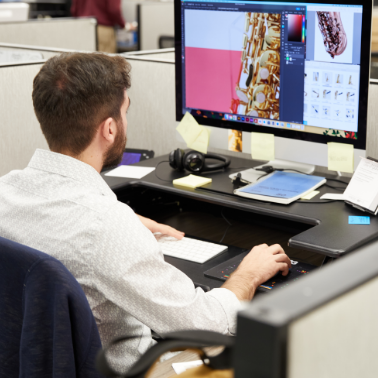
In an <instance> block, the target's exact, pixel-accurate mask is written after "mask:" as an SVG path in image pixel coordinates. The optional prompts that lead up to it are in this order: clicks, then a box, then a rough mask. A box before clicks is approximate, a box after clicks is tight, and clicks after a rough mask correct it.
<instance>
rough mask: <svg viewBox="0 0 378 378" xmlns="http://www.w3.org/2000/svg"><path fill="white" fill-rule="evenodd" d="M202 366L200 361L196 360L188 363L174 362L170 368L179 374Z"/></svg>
mask: <svg viewBox="0 0 378 378" xmlns="http://www.w3.org/2000/svg"><path fill="white" fill-rule="evenodd" d="M202 364H203V362H202V360H196V361H190V362H176V363H174V364H172V367H173V370H174V371H175V372H176V374H181V373H183V372H184V371H186V370H188V369H191V368H194V367H196V366H201V365H202Z"/></svg>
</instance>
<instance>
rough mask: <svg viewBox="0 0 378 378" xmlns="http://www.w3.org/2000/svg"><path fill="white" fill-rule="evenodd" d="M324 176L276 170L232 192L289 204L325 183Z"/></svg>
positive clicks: (242, 195)
mask: <svg viewBox="0 0 378 378" xmlns="http://www.w3.org/2000/svg"><path fill="white" fill-rule="evenodd" d="M326 182H327V180H326V179H325V178H324V177H320V176H313V175H305V174H302V173H294V172H282V171H276V172H273V173H271V174H269V175H267V176H266V177H263V178H261V179H260V180H258V181H257V182H255V183H254V184H251V185H247V186H244V187H242V188H239V189H236V190H235V191H234V194H236V195H238V196H241V197H246V198H252V199H256V200H260V201H267V202H276V203H281V204H285V205H287V204H289V203H291V202H294V201H296V200H297V199H299V198H301V197H303V196H305V195H307V194H308V193H310V192H312V191H313V190H315V189H316V188H318V187H319V186H321V185H323V184H325V183H326Z"/></svg>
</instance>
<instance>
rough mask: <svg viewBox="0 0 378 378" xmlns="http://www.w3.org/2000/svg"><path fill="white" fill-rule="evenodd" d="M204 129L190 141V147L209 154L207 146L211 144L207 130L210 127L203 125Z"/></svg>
mask: <svg viewBox="0 0 378 378" xmlns="http://www.w3.org/2000/svg"><path fill="white" fill-rule="evenodd" d="M201 128H202V131H201V132H200V134H199V135H198V137H197V138H196V139H195V140H194V141H193V142H192V143H188V147H189V148H191V149H193V150H196V151H199V152H202V153H203V154H207V147H208V146H209V135H210V134H209V132H208V131H207V130H208V129H207V128H205V127H203V126H201Z"/></svg>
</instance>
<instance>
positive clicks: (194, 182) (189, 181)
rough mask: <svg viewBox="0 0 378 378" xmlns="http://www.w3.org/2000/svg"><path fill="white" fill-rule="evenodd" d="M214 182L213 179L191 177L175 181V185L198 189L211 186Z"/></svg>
mask: <svg viewBox="0 0 378 378" xmlns="http://www.w3.org/2000/svg"><path fill="white" fill-rule="evenodd" d="M212 181H213V180H212V179H211V178H206V177H200V176H195V175H189V176H186V177H183V178H180V179H177V180H173V185H179V186H187V187H188V188H197V187H199V186H203V185H206V184H209V183H210V182H212Z"/></svg>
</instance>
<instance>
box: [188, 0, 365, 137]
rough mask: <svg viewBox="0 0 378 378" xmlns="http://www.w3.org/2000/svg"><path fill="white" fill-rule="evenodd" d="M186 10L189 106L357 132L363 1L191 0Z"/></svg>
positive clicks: (284, 124) (248, 120)
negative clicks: (351, 2) (343, 3)
mask: <svg viewBox="0 0 378 378" xmlns="http://www.w3.org/2000/svg"><path fill="white" fill-rule="evenodd" d="M181 17H182V20H181V21H182V22H181V27H182V33H181V36H182V54H181V58H182V67H183V69H182V83H183V84H182V97H183V109H182V111H183V114H184V113H185V112H187V111H188V112H190V113H191V114H193V115H196V116H199V117H204V118H215V119H222V120H228V121H232V122H242V123H244V124H254V125H260V126H265V127H274V128H285V129H288V130H296V131H302V132H306V133H315V134H326V135H332V134H333V135H335V136H341V137H345V138H351V139H357V131H358V130H357V128H358V111H359V109H358V107H359V92H360V58H361V35H362V6H357V5H355V6H353V5H329V4H314V3H311V4H310V3H289V2H287V3H285V2H277V3H275V2H259V1H253V2H239V1H225V0H220V1H218V2H217V1H204V0H198V1H197V0H194V1H189V0H188V1H182V2H181ZM330 130H332V133H330ZM328 133H329V134H328Z"/></svg>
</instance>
